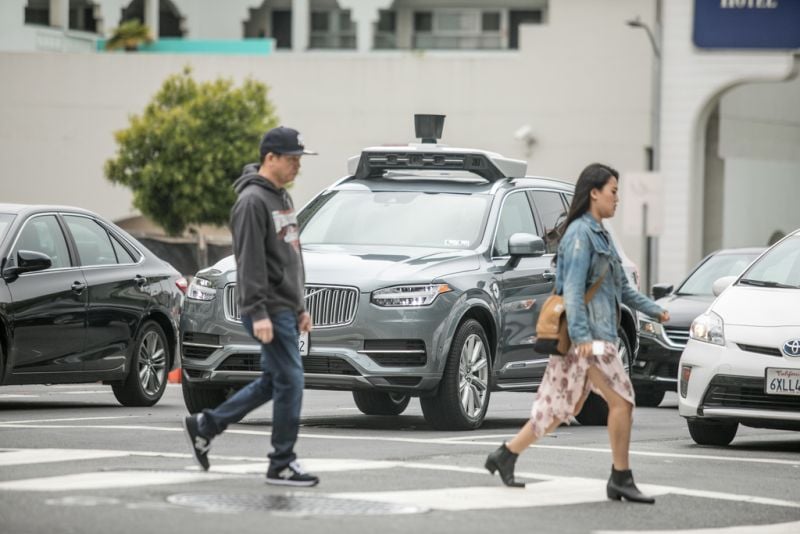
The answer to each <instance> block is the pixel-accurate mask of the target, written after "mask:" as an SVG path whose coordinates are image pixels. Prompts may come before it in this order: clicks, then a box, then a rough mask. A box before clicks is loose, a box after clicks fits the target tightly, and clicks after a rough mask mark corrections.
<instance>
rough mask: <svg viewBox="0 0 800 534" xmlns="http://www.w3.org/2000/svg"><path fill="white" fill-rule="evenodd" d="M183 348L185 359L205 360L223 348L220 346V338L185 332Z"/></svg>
mask: <svg viewBox="0 0 800 534" xmlns="http://www.w3.org/2000/svg"><path fill="white" fill-rule="evenodd" d="M181 348H182V350H183V355H184V356H185V357H187V358H194V359H197V360H205V359H206V358H208V357H209V356H211V355H212V354H213V353H214V351H215V350H217V349H219V348H221V345H220V344H219V336H215V335H212V334H202V333H200V332H184V334H183V343H182V344H181Z"/></svg>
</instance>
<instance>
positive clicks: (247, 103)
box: [105, 68, 277, 235]
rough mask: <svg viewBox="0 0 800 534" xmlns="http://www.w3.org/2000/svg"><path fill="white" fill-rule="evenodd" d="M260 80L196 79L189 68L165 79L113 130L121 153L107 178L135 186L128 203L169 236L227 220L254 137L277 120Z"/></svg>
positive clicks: (254, 148)
mask: <svg viewBox="0 0 800 534" xmlns="http://www.w3.org/2000/svg"><path fill="white" fill-rule="evenodd" d="M267 92H268V88H267V86H266V85H264V84H263V83H260V82H257V81H254V80H250V79H248V80H246V81H245V82H244V83H243V84H242V86H241V87H238V88H237V87H234V85H233V83H232V82H231V81H230V80H226V79H217V80H215V81H212V82H203V83H200V82H196V81H195V80H194V79H193V78H192V76H191V71H190V70H189V69H188V68H187V69H184V71H183V73H182V74H177V75H173V76H170V77H169V78H167V79H166V80H165V81H164V84H163V86H162V87H161V89H160V90H159V91H158V93H157V94H156V95H155V96H154V97H153V99H152V100H151V102H150V103H149V104H148V105H147V107H146V108H145V110H144V113H143V114H142V115H141V116H138V115H134V116H132V117H130V126H129V127H128V128H127V129H125V130H120V131H118V132H116V133H115V134H114V136H115V138H116V141H117V144H118V150H117V155H116V157H114V158H113V159H110V160H108V161H107V162H106V165H105V173H106V177H107V178H108V179H109V180H110V181H111V182H113V183H117V184H122V185H124V186H126V187H129V188H130V189H131V190H132V191H133V205H134V206H135V207H136V208H138V209H139V210H140V211H141V212H142V213H143V214H144V215H146V216H147V217H149V218H150V219H152V220H153V221H155V222H156V223H158V224H159V225H160V226H161V227H162V228H164V230H166V232H167V233H168V234H170V235H179V234H181V233H183V231H184V230H185V229H186V227H187V226H190V225H198V224H224V223H226V222H227V220H228V214H229V211H230V208H231V206H232V205H233V201H234V199H235V194H234V191H233V188H232V187H231V185H232V183H233V181H234V180H235V179H236V178H238V177H239V175H240V174H241V172H242V168H243V167H244V165H245V164H247V163H250V162H253V161H256V160H257V159H258V140H259V138H260V136H261V135H262V134H263V133H264V132H265V131H266V130H268V129H270V128H272V127H274V126H276V125H277V118H276V117H275V112H274V108H273V106H272V104H271V103H270V101H269V100H268V98H267Z"/></svg>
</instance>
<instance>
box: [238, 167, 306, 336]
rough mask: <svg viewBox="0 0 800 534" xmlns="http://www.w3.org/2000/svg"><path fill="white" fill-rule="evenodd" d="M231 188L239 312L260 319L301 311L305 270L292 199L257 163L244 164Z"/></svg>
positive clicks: (255, 319) (302, 308) (254, 319)
mask: <svg viewBox="0 0 800 534" xmlns="http://www.w3.org/2000/svg"><path fill="white" fill-rule="evenodd" d="M233 187H234V189H235V190H236V193H237V194H238V198H237V199H236V203H235V204H234V205H233V209H232V210H231V231H232V232H233V253H234V255H235V256H236V277H237V287H238V293H239V307H240V309H241V313H242V315H248V316H250V318H251V319H252V320H253V321H258V320H259V319H265V318H269V316H270V315H271V314H274V313H276V312H279V311H285V310H289V311H294V312H296V313H297V314H300V313H301V312H303V311H305V306H304V301H303V287H304V285H305V272H304V267H303V256H302V253H301V251H300V227H299V226H298V224H297V217H296V216H295V213H294V205H293V204H292V199H291V198H290V197H289V194H288V193H287V192H286V189H283V188H280V189H279V188H277V187H275V185H273V184H272V182H270V181H269V180H267V179H266V178H264V177H263V176H261V175H259V174H258V165H256V164H250V165H247V166H246V167H245V168H244V171H243V172H242V176H241V177H240V178H239V179H237V180H236V181H235V182H234V184H233Z"/></svg>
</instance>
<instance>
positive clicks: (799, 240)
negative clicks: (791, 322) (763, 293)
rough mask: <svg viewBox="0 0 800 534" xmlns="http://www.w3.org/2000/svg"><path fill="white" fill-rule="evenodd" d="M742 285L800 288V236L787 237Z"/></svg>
mask: <svg viewBox="0 0 800 534" xmlns="http://www.w3.org/2000/svg"><path fill="white" fill-rule="evenodd" d="M739 283H740V284H745V285H753V286H763V287H791V288H800V235H798V234H795V235H793V236H791V237H787V238H786V239H784V240H783V241H781V242H780V243H778V244H777V245H775V246H774V247H772V248H771V249H770V250H769V252H767V253H766V254H764V255H763V256H762V257H761V258H760V259H759V260H758V261H757V262H756V263H755V264H753V266H752V267H750V269H748V270H747V272H746V273H745V274H744V276H742V279H741V280H739Z"/></svg>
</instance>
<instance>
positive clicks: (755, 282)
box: [739, 278, 798, 289]
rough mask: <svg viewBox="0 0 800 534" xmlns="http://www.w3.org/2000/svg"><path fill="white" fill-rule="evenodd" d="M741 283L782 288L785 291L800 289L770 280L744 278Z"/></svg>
mask: <svg viewBox="0 0 800 534" xmlns="http://www.w3.org/2000/svg"><path fill="white" fill-rule="evenodd" d="M739 283H740V284H743V285H746V286H758V287H781V288H785V289H798V286H793V285H789V284H781V283H780V282H770V281H769V280H753V279H752V278H742V279H741V280H739Z"/></svg>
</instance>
